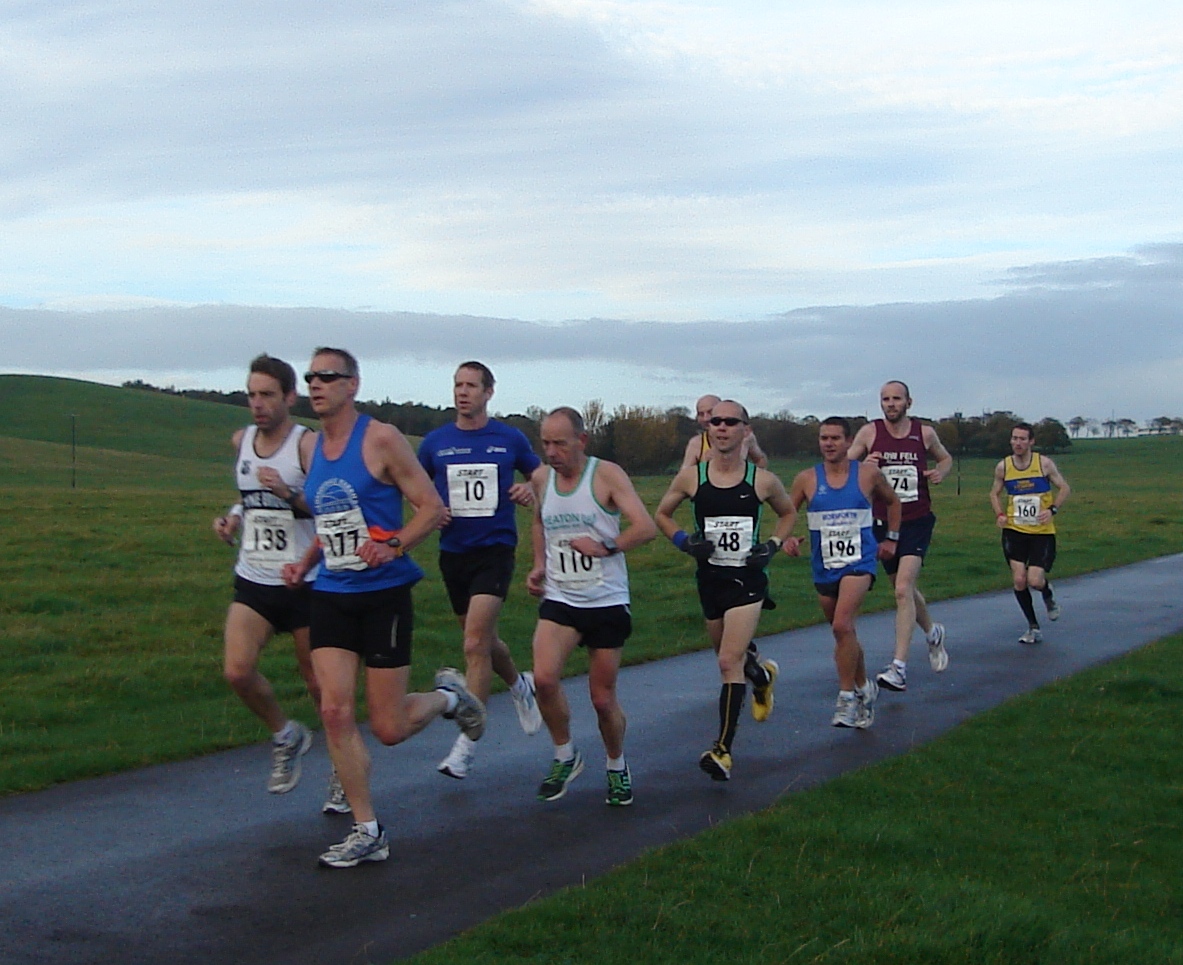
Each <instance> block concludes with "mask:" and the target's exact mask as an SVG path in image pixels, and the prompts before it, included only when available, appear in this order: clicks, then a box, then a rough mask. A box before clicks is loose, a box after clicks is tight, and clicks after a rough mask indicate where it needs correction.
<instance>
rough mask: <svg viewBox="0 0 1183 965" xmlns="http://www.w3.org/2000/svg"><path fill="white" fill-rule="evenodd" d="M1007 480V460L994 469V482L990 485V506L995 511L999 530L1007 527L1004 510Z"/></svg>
mask: <svg viewBox="0 0 1183 965" xmlns="http://www.w3.org/2000/svg"><path fill="white" fill-rule="evenodd" d="M1005 479H1006V460H1005V459H1002V460H1000V461H999V463H998V465H997V466H995V467H994V482H992V483H991V484H990V505H991V507H992V508H993V509H994V521H995V522H996V523H997V524H998V528H999V529H1003V528H1005V526H1006V511H1005V510H1004V509H1003V508H1002V500H1001V499H1000V498H999V497H1000V496H1001V495H1002V484H1003V481H1004V480H1005Z"/></svg>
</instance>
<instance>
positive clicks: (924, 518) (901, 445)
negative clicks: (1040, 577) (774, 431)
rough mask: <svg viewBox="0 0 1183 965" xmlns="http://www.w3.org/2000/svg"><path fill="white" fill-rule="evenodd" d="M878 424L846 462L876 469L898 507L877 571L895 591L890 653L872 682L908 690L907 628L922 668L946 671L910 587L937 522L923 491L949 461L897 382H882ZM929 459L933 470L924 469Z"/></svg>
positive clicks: (932, 628)
mask: <svg viewBox="0 0 1183 965" xmlns="http://www.w3.org/2000/svg"><path fill="white" fill-rule="evenodd" d="M879 405H880V407H881V408H882V409H883V418H882V419H875V420H874V421H872V422H868V423H867V424H866V425H865V426H863V427H862V428H861V429H859V431H858V432H856V433H855V436H854V441H853V442H852V443H851V444H850V452H849V453H848V457H849V458H850V459H853V460H859V459H863V458H864V457H865V459H866V461H867V462H869V463H871V464H873V465H877V466H878V467H879V468H880V470H882V472H883V475H884V476H886V477H887V481H888V482H889V483H891V485H892V488H893V489H894V490H895V494H896V496H897V497H898V498H899V500H900V502H901V503H902V504H903V522H902V524H901V525H900V541H899V545H898V546H897V547H896V553H895V555H894V556H892V557H890V558H889V559H885V560H884V561H883V569H884V570H885V571H886V572H887V577H888V579H889V580H891V585H892V587H893V588H894V590H895V653H894V654H893V659H892V661H891V663H889V664H888V665H887V666H886V667H884V668H883V670H882V671H881V672H880V673H879V674H878V676H877V677H876V678H875V679H876V680H877V681H878V683H879V685H880V686H881V687H886V688H887V689H888V690H896V691H901V690H907V689H908V650H909V649H910V648H911V646H912V628H913V626H918V627H920V630H921V632H923V634H924V639H925V641H926V642H927V643H928V662H929V665H930V666H931V667H932V669H933V670H935V671H936V672H937V673H941V672H942V671H943V670H944V669H945V668H946V667H948V666H949V653H948V651H947V650H946V649H945V628H944V626H942V625H941V624H939V623H934V622H933V619H932V617H931V616H929V613H928V604H927V603H926V602H925V599H924V594H923V593H921V592H920V588H919V587H918V586H917V585H916V583H917V580H918V579H919V577H920V567H922V566H923V565H924V556H925V554H926V553H927V552H928V545H929V543H930V541H931V540H932V531H933V527H934V526H936V522H937V518H936V516H934V515H933V512H932V500H931V499H930V498H929V493H928V487H929V486H936V485H938V484H939V483H940V482H941V480H942V479H944V478H945V477H946V476H947V475H949V471H950V470H951V469H952V468H953V457H952V456H951V455H949V452H948V450H946V449H945V447H944V445H943V444H942V442H941V440H940V437H939V436H938V435H937V431H936V429H934V428H933V427H932V426H930V425H926V424H924V423H922V422H920V420H919V419H913V418H911V417H910V416H909V415H908V409H909V407H910V406H911V405H912V396H911V394H910V392H909V390H908V386H907V385H905V384H904V383H903V382H898V381H894V382H888V383H886V384H885V385H884V386H883V388H882V389H880V390H879ZM930 458H931V460H932V462H933V463H934V465H933V466H932V467H931V468H930V467H929V459H930ZM886 512H887V510H886V507H885V506H884V504H883V503H882V502H881V501H879V500H876V501H875V502H874V504H873V505H872V513H873V515H874V519H875V538H876V539H877V540H882V539H883V535H884V533H885V532H887V529H888V526H887V516H886Z"/></svg>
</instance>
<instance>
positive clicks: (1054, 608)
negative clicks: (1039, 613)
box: [1047, 596, 1060, 623]
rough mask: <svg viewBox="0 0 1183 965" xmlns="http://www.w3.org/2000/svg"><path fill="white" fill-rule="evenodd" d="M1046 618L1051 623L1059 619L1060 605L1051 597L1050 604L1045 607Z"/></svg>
mask: <svg viewBox="0 0 1183 965" xmlns="http://www.w3.org/2000/svg"><path fill="white" fill-rule="evenodd" d="M1047 618H1048V619H1049V620H1051V621H1052V622H1053V623H1054V622H1055V621H1056V620H1058V619H1060V604H1059V603H1057V602H1056V598H1055V597H1054V596H1053V597H1052V599H1051V602H1050V603H1048V605H1047Z"/></svg>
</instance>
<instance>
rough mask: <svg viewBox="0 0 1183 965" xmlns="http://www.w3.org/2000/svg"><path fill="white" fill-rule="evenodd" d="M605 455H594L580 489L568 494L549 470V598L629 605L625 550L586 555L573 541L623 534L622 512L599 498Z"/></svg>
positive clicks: (545, 525)
mask: <svg viewBox="0 0 1183 965" xmlns="http://www.w3.org/2000/svg"><path fill="white" fill-rule="evenodd" d="M599 463H600V460H599V459H597V458H595V457H594V456H593V457H590V458H589V459H588V460H587V465H586V466H584V469H583V475H582V476H581V477H580V479H579V483H578V484H577V485H576V487H575V489H574V490H573V491H572V492H570V493H567V494H565V495H564V494H563V493H560V492H559V491H558V490H557V489H555V478H556V474H555V471H554V470H553V469H551V470H550V471H549V472H548V473H547V475H546V490H545V492H544V494H543V497H542V531H543V538H544V540H545V542H546V591H545V593H544V596H545V598H546V599H548V600H555V601H557V602H559V603H566V604H567V605H568V606H573V607H580V608H583V609H587V608H589V607H601V606H617V605H619V604H622V603H623V604H626V605H627V604H628V602H629V595H628V567H627V566H626V565H625V562H624V554H623V553H616V554H614V555H612V556H603V557H600V556H584V555H583V554H582V553H578V552H576V551H575V550H573V549H571V545H570V544H571V540H573V539H576V538H578V537H580V536H590V537H591V538H592V539H594V540H599V541H600V542H607V543H610V544H612V545H615V543H616V538H617V537H618V536H619V535H620V514H619V513H610V512H608V510H606V509H604V507H603V506H601V505H600V504H599V503H598V502H596V496H595V491H594V490H593V488H592V482H593V480H594V479H595V477H596V467H597V466H598V465H599Z"/></svg>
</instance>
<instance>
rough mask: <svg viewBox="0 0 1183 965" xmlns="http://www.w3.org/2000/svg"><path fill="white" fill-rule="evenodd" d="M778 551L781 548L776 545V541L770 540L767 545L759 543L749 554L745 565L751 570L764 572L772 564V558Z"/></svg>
mask: <svg viewBox="0 0 1183 965" xmlns="http://www.w3.org/2000/svg"><path fill="white" fill-rule="evenodd" d="M778 549H780V547H779V546H777V545H776V541H775V540H771V539H770V540H769V541H768V542H767V543H757V544H756V545H755V546H753V547H752V549H751V551H750V552H749V553H748V555H747V559H745V560H744V565H745V566H746V567H748V569H751V570H762V569H764V567H766V566H767V565H768V564H769V563H771V562H772V557H773V556H774V555H776V551H777V550H778Z"/></svg>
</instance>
